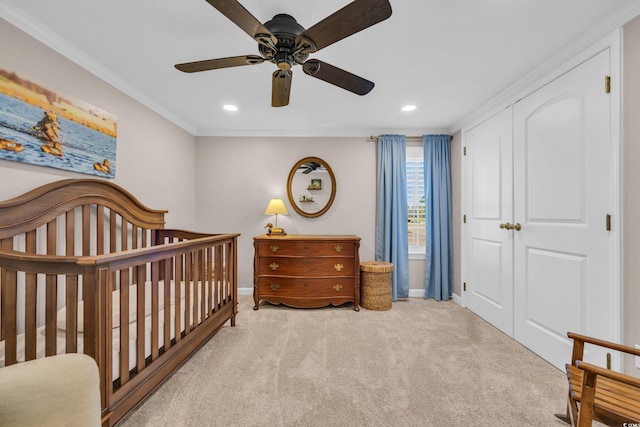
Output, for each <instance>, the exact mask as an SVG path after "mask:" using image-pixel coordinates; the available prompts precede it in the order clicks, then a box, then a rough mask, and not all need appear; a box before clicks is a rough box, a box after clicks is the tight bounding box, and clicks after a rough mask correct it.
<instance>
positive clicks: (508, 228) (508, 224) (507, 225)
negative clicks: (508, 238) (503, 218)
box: [500, 222, 512, 230]
mask: <svg viewBox="0 0 640 427" xmlns="http://www.w3.org/2000/svg"><path fill="white" fill-rule="evenodd" d="M511 225H512V224H510V223H508V222H503V223H502V224H500V228H502V229H503V230H511Z"/></svg>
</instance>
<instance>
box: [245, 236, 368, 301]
mask: <svg viewBox="0 0 640 427" xmlns="http://www.w3.org/2000/svg"><path fill="white" fill-rule="evenodd" d="M253 246H254V248H255V255H254V260H253V300H254V302H255V306H254V307H253V309H254V310H257V309H258V307H259V304H260V301H268V302H270V303H272V304H285V305H288V306H291V307H298V308H315V307H323V306H326V305H341V304H344V303H347V302H352V303H353V309H354V310H356V311H358V310H359V305H360V258H359V256H358V249H359V248H360V238H359V237H358V236H349V235H333V236H331V235H307V234H290V235H271V236H270V235H262V236H257V237H254V238H253Z"/></svg>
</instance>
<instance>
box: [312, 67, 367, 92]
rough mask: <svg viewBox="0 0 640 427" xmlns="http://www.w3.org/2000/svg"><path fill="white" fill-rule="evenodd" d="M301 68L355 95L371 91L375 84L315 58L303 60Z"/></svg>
mask: <svg viewBox="0 0 640 427" xmlns="http://www.w3.org/2000/svg"><path fill="white" fill-rule="evenodd" d="M302 69H303V70H304V72H305V74H308V75H310V76H312V77H315V78H317V79H320V80H324V81H325V82H327V83H331V84H332V85H336V86H338V87H341V88H342V89H346V90H348V91H349V92H353V93H355V94H357V95H366V94H368V93H369V92H371V89H373V86H375V84H374V83H373V82H370V81H369V80H366V79H363V78H362V77H358V76H356V75H355V74H351V73H350V72H348V71H345V70H343V69H341V68H338V67H335V66H333V65H331V64H327V63H326V62H322V61H320V60H317V59H310V60H308V61H307V62H305V63H304V64H302Z"/></svg>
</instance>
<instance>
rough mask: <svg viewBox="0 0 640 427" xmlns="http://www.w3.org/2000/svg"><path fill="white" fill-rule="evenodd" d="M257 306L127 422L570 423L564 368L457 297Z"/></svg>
mask: <svg viewBox="0 0 640 427" xmlns="http://www.w3.org/2000/svg"><path fill="white" fill-rule="evenodd" d="M252 307H253V300H252V299H251V298H250V297H247V296H242V297H240V313H239V315H238V322H237V326H236V327H234V328H232V327H230V326H227V325H225V326H224V327H223V328H222V330H221V331H220V332H219V333H218V334H217V335H215V336H214V337H213V338H212V339H211V340H210V341H209V342H208V343H207V344H205V346H204V347H202V348H201V349H200V351H198V352H197V353H196V354H194V356H193V357H192V358H191V359H190V360H189V361H188V362H187V363H186V364H184V365H183V366H182V367H181V368H180V369H179V370H178V371H176V372H175V373H174V375H173V376H172V377H170V378H169V379H168V380H167V382H165V383H164V384H163V385H162V386H161V387H160V388H159V389H158V390H157V391H156V392H155V393H154V394H153V395H152V396H151V397H150V398H149V399H147V400H146V401H145V402H144V403H143V404H142V405H141V406H139V407H138V408H137V409H136V410H134V411H133V412H132V413H130V414H129V415H128V416H127V417H126V418H125V419H124V420H123V421H122V422H121V423H120V424H119V426H123V427H129V426H196V425H198V426H467V427H469V426H473V427H481V426H566V424H564V423H562V422H561V421H559V420H557V419H556V418H555V417H554V413H557V412H563V411H564V408H565V394H566V392H567V382H566V379H565V376H564V373H563V372H561V371H560V370H558V369H557V368H555V367H553V366H551V365H550V364H549V363H547V362H546V361H544V360H542V359H541V358H539V357H538V356H536V355H535V354H534V353H532V352H530V351H529V350H527V349H526V348H525V347H523V346H522V345H520V344H519V343H517V342H516V341H514V340H512V339H511V338H509V337H507V336H506V335H504V334H503V333H502V332H500V331H499V330H497V329H496V328H494V327H492V326H491V325H489V324H488V323H486V322H485V321H484V320H482V319H480V318H479V317H477V316H476V315H474V314H473V313H471V312H470V311H468V310H465V309H463V308H461V307H460V306H458V305H457V304H455V303H453V302H439V303H438V302H435V301H433V300H423V299H409V300H407V301H400V302H397V303H394V304H393V308H392V309H391V310H389V311H370V310H366V309H364V308H361V309H360V312H355V311H354V310H353V308H352V306H351V305H345V306H343V307H330V308H323V309H306V310H302V309H293V308H287V307H284V306H272V305H269V304H264V303H263V304H262V305H261V306H260V310H258V311H253V310H252Z"/></svg>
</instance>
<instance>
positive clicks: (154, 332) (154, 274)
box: [151, 262, 168, 360]
mask: <svg viewBox="0 0 640 427" xmlns="http://www.w3.org/2000/svg"><path fill="white" fill-rule="evenodd" d="M158 276H160V265H159V263H157V262H152V263H151V360H156V359H157V358H158V345H159V344H158V332H159V331H158V330H159V328H160V326H159V310H160V304H159V298H160V297H159V296H158ZM165 308H168V307H167V306H165Z"/></svg>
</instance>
